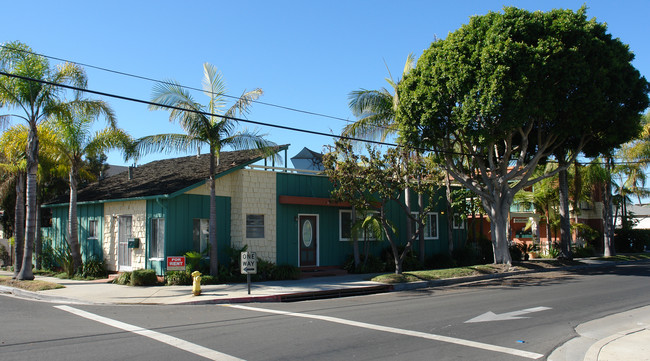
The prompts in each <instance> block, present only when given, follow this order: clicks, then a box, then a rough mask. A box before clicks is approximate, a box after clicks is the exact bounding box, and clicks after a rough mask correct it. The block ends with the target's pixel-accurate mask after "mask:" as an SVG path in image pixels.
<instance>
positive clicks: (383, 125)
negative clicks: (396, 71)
mask: <svg viewBox="0 0 650 361" xmlns="http://www.w3.org/2000/svg"><path fill="white" fill-rule="evenodd" d="M414 67H415V56H414V55H413V54H412V53H411V54H409V55H408V56H407V57H406V63H405V64H404V70H403V72H402V77H404V76H405V75H407V74H408V73H410V72H411V70H413V68H414ZM386 68H388V67H386ZM386 81H387V82H388V84H390V86H391V87H392V93H391V92H390V91H389V90H388V89H386V88H382V89H380V90H367V89H359V90H355V91H352V92H351V93H350V95H349V96H348V99H349V107H350V110H351V111H352V114H354V116H355V117H357V118H358V120H357V121H356V122H354V123H352V124H349V125H347V126H346V127H345V128H343V132H342V134H343V135H344V136H348V137H356V138H361V139H371V140H380V141H382V142H383V141H385V140H386V138H388V137H390V136H394V135H396V134H397V131H398V128H397V123H396V122H395V115H396V112H397V107H398V105H399V97H398V95H397V87H398V85H399V83H400V81H401V78H400V79H397V80H394V79H393V76H392V74H391V73H390V70H388V78H386Z"/></svg>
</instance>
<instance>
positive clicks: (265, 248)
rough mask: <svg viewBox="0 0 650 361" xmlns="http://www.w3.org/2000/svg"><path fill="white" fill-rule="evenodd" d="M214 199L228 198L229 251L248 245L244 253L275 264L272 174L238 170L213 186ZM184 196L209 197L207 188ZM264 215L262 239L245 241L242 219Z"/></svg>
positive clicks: (274, 197) (275, 198) (273, 173)
mask: <svg viewBox="0 0 650 361" xmlns="http://www.w3.org/2000/svg"><path fill="white" fill-rule="evenodd" d="M215 193H216V195H218V196H225V197H230V212H231V215H230V239H231V243H232V246H233V247H236V248H241V247H243V245H245V244H247V245H248V250H249V251H251V252H256V253H257V257H260V258H262V259H264V260H266V261H271V262H275V261H276V223H277V222H276V204H277V194H276V193H277V192H276V174H275V172H271V171H261V170H251V169H242V170H238V171H236V172H233V173H231V174H228V175H226V176H224V177H221V178H218V179H217V180H216V182H215ZM186 194H199V195H210V188H209V186H208V184H207V183H206V184H204V185H202V186H199V187H197V188H194V189H192V190H190V191H188V192H186ZM248 214H261V215H264V238H246V215H248Z"/></svg>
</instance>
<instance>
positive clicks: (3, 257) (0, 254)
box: [0, 244, 11, 267]
mask: <svg viewBox="0 0 650 361" xmlns="http://www.w3.org/2000/svg"><path fill="white" fill-rule="evenodd" d="M0 261H2V265H3V266H5V267H6V266H9V264H10V263H11V256H10V255H9V252H7V249H6V248H5V246H4V244H0Z"/></svg>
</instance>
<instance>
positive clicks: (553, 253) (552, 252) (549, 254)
mask: <svg viewBox="0 0 650 361" xmlns="http://www.w3.org/2000/svg"><path fill="white" fill-rule="evenodd" d="M559 255H560V245H559V244H558V243H557V242H553V245H552V246H551V247H549V249H548V251H546V252H544V254H542V257H544V258H557V257H558V256H559Z"/></svg>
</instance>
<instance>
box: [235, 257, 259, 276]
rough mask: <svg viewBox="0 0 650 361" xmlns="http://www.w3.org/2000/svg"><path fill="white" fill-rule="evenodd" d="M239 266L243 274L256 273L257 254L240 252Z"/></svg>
mask: <svg viewBox="0 0 650 361" xmlns="http://www.w3.org/2000/svg"><path fill="white" fill-rule="evenodd" d="M239 267H240V269H241V274H243V275H250V274H253V275H254V274H257V255H256V254H255V252H242V253H241V262H240V263H239Z"/></svg>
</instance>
